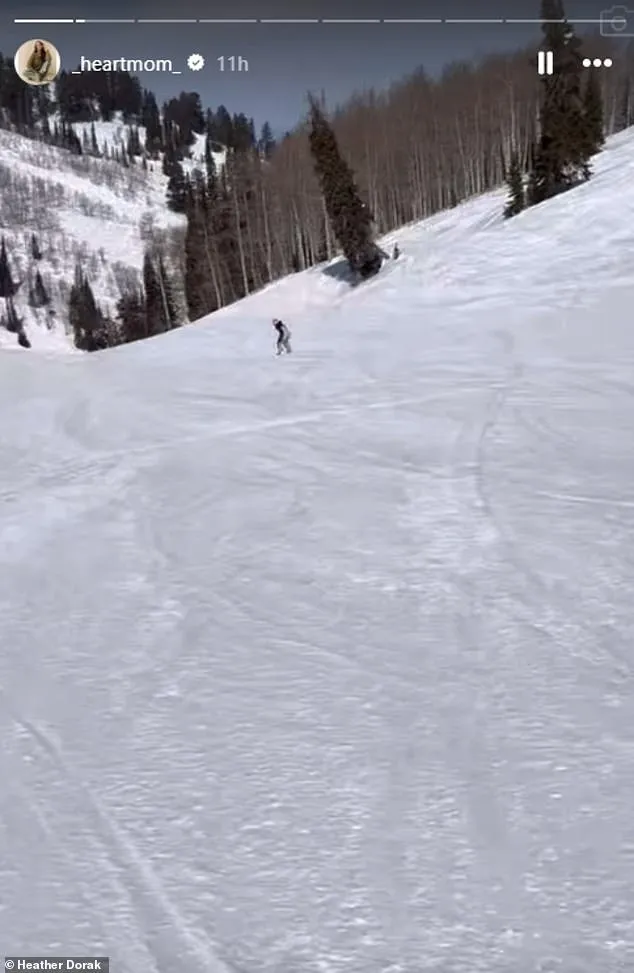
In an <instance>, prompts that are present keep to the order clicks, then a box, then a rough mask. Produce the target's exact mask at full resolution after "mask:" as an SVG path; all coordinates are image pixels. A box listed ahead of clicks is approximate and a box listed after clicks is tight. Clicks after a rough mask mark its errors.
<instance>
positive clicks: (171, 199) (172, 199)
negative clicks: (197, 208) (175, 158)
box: [166, 162, 187, 213]
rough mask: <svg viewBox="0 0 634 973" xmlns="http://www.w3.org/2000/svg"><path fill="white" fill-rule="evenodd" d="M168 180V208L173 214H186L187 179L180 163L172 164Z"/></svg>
mask: <svg viewBox="0 0 634 973" xmlns="http://www.w3.org/2000/svg"><path fill="white" fill-rule="evenodd" d="M169 170H170V171H169V178H168V180H167V190H166V195H167V206H168V208H169V209H171V211H172V212H173V213H184V212H185V207H186V202H187V177H186V176H185V170H184V169H183V166H182V164H181V163H180V162H172V163H171V164H170V167H169Z"/></svg>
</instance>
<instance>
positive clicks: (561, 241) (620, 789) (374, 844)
mask: <svg viewBox="0 0 634 973" xmlns="http://www.w3.org/2000/svg"><path fill="white" fill-rule="evenodd" d="M633 147H634V142H633V141H632V138H631V136H629V135H627V136H621V137H620V138H619V139H615V140H614V141H613V142H612V143H611V145H610V147H609V149H608V150H607V151H606V152H605V153H604V154H603V155H602V156H601V157H600V159H599V165H598V170H599V171H598V174H597V176H596V177H595V178H594V179H593V181H592V182H591V183H590V184H588V186H585V187H583V188H582V189H580V190H578V191H576V192H575V193H570V194H567V196H565V197H561V198H559V199H557V200H555V201H553V202H551V203H550V204H548V205H547V206H544V207H540V208H537V209H535V210H532V211H530V212H529V213H527V214H523V215H522V216H521V217H519V218H517V219H515V220H513V221H510V222H509V223H506V224H505V223H503V222H502V221H501V220H500V219H499V212H500V207H501V197H500V194H492V195H490V196H486V197H482V198H479V199H476V200H473V201H472V202H471V203H468V204H466V205H465V206H462V207H458V208H457V209H455V210H452V211H451V212H449V213H446V214H439V215H438V216H436V217H434V218H432V219H431V220H429V221H427V222H426V223H425V224H422V225H421V226H419V227H411V228H407V229H405V230H403V231H402V233H399V234H398V235H397V237H398V240H399V243H400V245H401V247H402V250H403V256H402V257H401V259H400V260H399V261H398V262H397V263H395V264H390V265H388V266H386V268H385V270H384V272H383V273H382V274H381V276H380V277H378V278H377V279H376V280H374V281H372V282H370V283H369V284H367V285H366V286H364V287H360V288H357V289H355V290H353V291H349V290H347V289H346V288H345V287H343V286H342V285H341V284H339V283H337V281H336V280H335V279H334V278H329V277H328V276H327V275H321V274H320V272H319V271H318V270H316V271H311V272H309V273H307V274H300V275H296V276H295V277H292V278H289V279H288V280H285V281H282V282H280V283H279V284H278V285H276V286H274V287H271V288H268V289H267V290H266V291H264V292H263V293H261V294H258V295H254V296H253V297H251V298H249V299H247V300H246V301H244V302H242V303H241V304H240V305H239V306H234V307H232V308H229V309H227V310H226V311H224V312H222V313H221V314H218V315H214V316H213V317H212V318H211V319H210V320H209V321H208V322H205V323H203V324H201V325H198V326H195V327H191V328H189V329H185V330H183V331H181V332H177V333H173V334H171V335H169V336H165V337H164V338H161V339H157V340H153V341H149V342H144V343H141V344H138V345H135V346H129V347H127V348H124V349H117V350H115V351H113V352H109V353H107V354H103V355H95V356H90V357H87V358H79V359H78V358H77V357H76V358H75V359H74V360H73V361H72V363H68V362H64V361H62V360H57V359H56V360H52V359H51V360H40V359H37V358H36V357H34V356H32V355H31V356H16V355H11V356H5V357H3V358H0V369H1V370H2V375H3V380H2V382H0V403H1V405H2V416H3V420H2V421H3V435H2V437H1V438H0V463H1V465H2V469H3V470H4V471H6V475H5V477H4V478H3V483H2V486H0V564H1V565H2V571H3V577H4V578H5V579H6V580H5V582H4V584H3V587H2V589H0V610H1V611H0V618H1V619H2V623H1V627H0V642H1V644H2V646H3V648H2V652H0V686H1V687H2V689H1V691H0V712H1V715H0V721H1V727H2V736H3V751H2V758H1V759H2V765H1V768H0V771H1V773H2V777H3V780H4V781H5V782H6V787H5V791H4V793H3V795H2V798H1V799H0V878H2V880H3V881H2V889H3V892H2V893H1V897H0V932H2V934H3V938H4V941H5V942H6V943H7V944H8V948H7V952H14V953H19V952H20V951H22V952H25V953H26V952H28V953H30V954H32V955H34V954H36V953H38V952H41V953H43V954H46V953H49V955H53V954H55V953H57V954H60V953H63V952H68V953H75V954H77V955H79V954H82V953H86V954H88V953H106V954H110V956H111V958H112V960H113V968H114V966H115V965H116V967H117V969H122V970H125V971H130V973H132V971H133V970H134V971H135V973H137V971H141V973H173V971H174V973H175V971H177V970H181V969H185V968H192V969H195V970H201V971H218V973H342V971H344V970H345V971H346V973H368V971H373V973H374V971H377V973H422V971H423V970H434V971H437V973H516V971H517V973H595V971H597V970H601V971H602V973H621V971H625V970H626V969H627V968H628V967H630V966H631V965H632V963H633V962H634V919H633V918H632V915H633V913H632V909H633V908H634V893H633V892H632V875H633V874H634V822H633V818H632V814H631V808H632V806H634V731H633V729H632V728H633V727H634V656H633V654H632V653H633V651H634V650H633V646H634V612H633V611H632V609H631V606H630V602H631V591H632V589H633V587H634V555H633V554H632V550H633V548H632V537H633V534H634V518H633V516H632V513H631V510H632V509H633V508H634V497H633V496H632V491H631V484H632V483H633V482H634V457H633V454H632V449H631V430H632V428H634V394H633V391H634V387H633V385H632V381H631V375H632V366H633V365H634V338H633V337H632V329H631V327H630V317H631V314H630V308H631V306H632V293H633V292H634V279H632V280H631V282H630V285H629V289H628V287H627V286H625V285H624V282H623V273H624V266H625V264H624V262H623V259H622V252H623V248H625V249H626V250H627V252H628V253H631V252H632V249H633V247H632V245H633V244H634V232H633V231H632V229H631V227H632V226H634V219H632V217H634V195H633V194H632V190H631V185H632V180H631V171H632V169H633V168H634V163H633V162H632V161H631V160H632V159H634V155H633V153H632V149H633ZM590 224H591V225H592V226H593V233H592V236H589V235H588V234H586V233H580V230H579V228H580V226H585V225H590ZM392 239H393V238H391V239H390V240H388V241H386V246H389V245H390V244H391V242H392ZM614 240H618V243H619V245H618V247H614V246H612V244H613V241H614ZM597 254H600V257H601V259H600V260H599V262H598V263H597ZM611 268H612V270H611ZM611 272H613V277H614V286H612V284H611V277H610V273H611ZM518 282H519V283H518ZM617 284H618V286H617ZM278 313H279V314H280V315H281V316H282V317H283V318H284V319H285V320H288V321H289V323H290V325H291V329H292V331H293V338H294V342H295V347H296V352H295V353H294V354H293V356H291V357H289V358H288V359H282V360H280V361H277V360H275V359H274V358H272V354H271V353H272V347H273V337H272V336H271V328H270V319H271V317H272V316H273V315H274V314H278ZM263 322H264V324H263Z"/></svg>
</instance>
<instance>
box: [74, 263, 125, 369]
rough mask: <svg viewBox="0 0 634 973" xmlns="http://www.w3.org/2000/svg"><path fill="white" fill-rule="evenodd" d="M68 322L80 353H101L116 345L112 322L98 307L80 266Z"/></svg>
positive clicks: (76, 271) (76, 274) (76, 275)
mask: <svg viewBox="0 0 634 973" xmlns="http://www.w3.org/2000/svg"><path fill="white" fill-rule="evenodd" d="M68 320H69V323H70V326H71V329H72V331H73V336H74V339H75V346H76V347H77V348H79V350H80V351H100V350H101V349H103V348H108V347H109V345H111V344H113V343H114V342H113V341H112V340H111V335H110V322H109V321H108V319H107V318H106V317H105V316H104V315H103V314H102V313H101V311H100V309H99V308H98V307H97V302H96V301H95V297H94V294H93V291H92V287H91V286H90V282H89V281H88V278H87V277H85V276H84V274H83V271H82V270H81V267H79V266H77V267H76V269H75V282H74V284H73V286H72V287H71V291H70V297H69V302H68Z"/></svg>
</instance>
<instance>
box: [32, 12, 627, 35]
mask: <svg viewBox="0 0 634 973" xmlns="http://www.w3.org/2000/svg"><path fill="white" fill-rule="evenodd" d="M628 13H629V19H628V16H627V15H628ZM570 20H571V21H572V22H574V23H575V24H594V25H598V26H600V27H601V33H604V34H609V36H611V37H615V36H619V28H620V29H621V33H620V36H626V37H629V36H632V34H628V33H627V30H628V28H629V27H630V26H632V25H634V13H633V12H632V11H627V10H625V8H623V7H616V8H612V9H611V10H604V11H602V12H601V15H600V16H597V17H594V18H591V19H588V18H574V17H571V18H570ZM13 22H14V23H15V24H30V25H32V26H35V25H37V24H270V25H274V24H420V25H421V26H424V25H426V24H428V25H431V24H455V25H458V24H473V25H476V24H514V25H518V24H520V25H521V24H537V25H541V24H543V23H544V21H543V20H541V19H540V18H538V17H235V18H234V17H222V18H212V17H117V18H114V17H112V18H106V17H99V18H97V17H16V18H14V21H13ZM553 23H559V21H553ZM621 25H622V26H621Z"/></svg>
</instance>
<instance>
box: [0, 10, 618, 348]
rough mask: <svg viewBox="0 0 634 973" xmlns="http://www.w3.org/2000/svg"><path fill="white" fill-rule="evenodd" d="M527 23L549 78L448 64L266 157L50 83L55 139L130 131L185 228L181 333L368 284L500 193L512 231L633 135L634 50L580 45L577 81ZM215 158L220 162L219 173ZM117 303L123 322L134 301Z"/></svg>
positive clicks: (239, 131) (91, 91)
mask: <svg viewBox="0 0 634 973" xmlns="http://www.w3.org/2000/svg"><path fill="white" fill-rule="evenodd" d="M541 15H542V19H543V21H544V27H543V29H544V33H545V41H546V44H547V46H548V48H549V49H551V50H553V51H554V57H555V66H556V72H555V74H554V75H553V76H552V77H545V78H542V79H540V78H539V77H538V75H537V72H536V47H535V48H534V49H533V48H530V49H527V50H523V51H519V52H516V53H514V54H496V55H492V56H490V57H487V58H484V59H483V60H482V61H480V62H478V63H473V64H471V63H460V64H454V65H452V66H450V67H449V68H448V69H447V70H446V71H445V72H444V74H443V75H442V76H441V77H440V78H439V79H438V80H432V79H431V78H430V77H429V76H428V75H427V73H426V72H425V71H424V70H423V69H421V70H419V71H417V72H415V73H414V74H413V75H412V76H410V77H408V78H406V79H405V80H403V81H402V82H400V83H399V84H396V85H394V86H393V87H392V88H391V89H390V90H389V91H386V92H383V93H377V92H375V91H369V92H366V93H364V94H363V95H359V96H356V97H354V98H353V99H351V100H350V101H349V102H348V103H347V104H346V105H344V106H343V107H341V108H339V109H337V110H336V111H334V112H333V113H332V114H331V115H330V117H327V116H326V112H325V107H324V105H323V104H321V103H320V102H319V101H318V100H317V99H315V98H312V99H311V100H310V105H309V113H308V116H307V118H306V119H305V120H304V121H303V122H302V123H301V124H300V125H298V126H297V128H296V129H295V130H293V131H292V132H289V133H286V135H285V136H284V137H283V138H282V139H281V140H280V141H279V142H277V143H276V142H275V141H274V140H273V138H272V134H271V132H270V129H269V128H268V126H265V129H264V130H263V131H262V132H261V133H260V135H259V137H258V136H257V134H256V132H255V129H254V126H253V123H252V122H251V121H250V120H249V119H248V118H247V116H245V115H233V116H230V115H229V113H228V112H227V111H226V110H225V109H222V108H221V109H219V110H218V111H217V112H211V111H207V112H205V111H203V108H202V105H201V103H200V98H199V97H198V95H196V94H191V93H182V94H181V95H180V96H179V97H178V98H175V99H172V100H171V102H169V103H166V104H165V105H164V106H163V107H162V109H161V110H159V109H158V105H157V103H156V100H155V99H154V96H153V95H151V93H149V92H144V91H143V90H142V89H140V87H138V86H135V85H132V86H130V85H128V84H127V82H126V83H122V87H121V93H120V94H116V96H115V95H112V96H109V101H107V102H106V103H104V101H103V97H104V96H103V93H102V94H101V96H100V95H99V91H98V90H97V88H96V87H95V85H97V86H98V85H104V83H105V82H104V80H103V78H104V77H107V76H103V75H99V76H98V80H96V81H95V85H93V83H92V81H90V84H88V82H87V81H86V78H85V77H84V76H72V78H69V79H66V80H65V81H64V84H63V85H62V87H61V91H62V95H61V99H62V102H61V103H62V104H63V111H61V114H60V115H59V123H60V124H64V125H71V127H72V121H71V119H72V118H80V117H81V118H82V119H84V120H89V117H90V115H91V112H95V111H96V110H99V111H100V112H103V111H104V110H105V111H106V112H108V111H115V110H116V111H121V112H123V113H124V115H125V117H126V118H128V120H129V121H130V126H131V127H130V133H131V134H130V139H131V140H133V141H134V139H135V136H134V134H133V133H134V132H135V126H137V125H141V124H142V125H144V126H145V129H146V144H145V146H141V144H140V139H138V140H137V142H138V144H136V145H134V146H133V149H134V151H129V152H128V154H129V155H130V157H131V160H132V162H134V159H135V158H136V152H138V151H139V150H140V151H141V153H142V160H144V159H147V157H148V155H149V154H150V153H152V154H153V155H154V157H155V158H161V161H162V166H163V170H164V172H165V174H166V175H167V177H168V178H167V194H168V205H169V206H170V208H172V209H173V210H175V211H177V212H180V213H183V214H184V216H185V217H186V234H185V241H184V254H183V277H184V280H183V282H182V286H183V288H184V294H185V298H186V303H187V308H188V312H189V316H190V318H191V319H196V318H199V317H201V316H203V315H204V314H207V313H209V312H211V311H214V310H217V309H218V308H220V307H223V306H225V305H227V304H230V303H232V302H234V301H236V300H239V299H240V298H242V297H244V296H245V295H247V294H249V293H251V292H252V291H254V290H257V289H259V288H261V287H262V286H264V285H266V284H268V283H270V282H271V281H274V280H276V279H277V278H279V277H282V276H284V275H286V274H288V273H291V272H294V271H300V270H303V269H306V268H307V267H309V266H311V265H314V264H316V263H318V262H321V261H324V260H326V259H330V258H332V257H334V256H336V254H337V253H339V252H343V254H344V256H345V257H346V258H347V260H348V262H349V264H350V266H351V268H352V270H353V271H354V273H355V275H356V276H357V277H361V278H363V277H366V276H369V275H371V274H372V273H375V272H376V271H377V270H378V269H379V267H380V263H381V260H382V259H383V256H384V255H382V254H381V252H380V250H379V248H378V247H377V245H376V243H375V240H376V237H377V236H378V235H380V234H382V233H385V232H388V231H390V230H393V229H395V228H396V227H399V226H402V225H404V224H406V223H409V222H413V221H416V220H420V219H422V218H424V217H426V216H429V215H430V214H432V213H434V212H436V211H438V210H440V209H444V208H447V207H449V206H455V205H457V204H458V203H460V202H461V201H462V200H464V199H466V198H468V197H470V196H473V195H476V194H478V193H481V192H484V191H486V190H489V189H492V188H495V187H497V186H500V185H501V184H503V182H504V181H505V180H506V181H507V182H508V183H509V186H510V188H511V199H510V201H509V205H508V206H507V209H506V213H505V215H507V216H511V215H515V214H516V213H518V212H520V211H521V209H522V208H523V207H524V206H525V205H535V204H537V203H539V202H542V201H543V200H545V199H548V198H550V197H551V196H553V195H555V194H556V193H558V192H562V191H564V190H565V189H568V188H571V187H572V186H574V185H576V184H578V182H579V181H583V180H586V179H588V178H590V176H591V166H590V160H591V158H592V156H593V155H594V154H595V153H596V152H597V151H599V149H600V147H601V144H602V142H603V138H604V135H605V133H613V132H616V131H619V130H621V129H623V128H625V127H627V126H629V125H631V124H633V123H634V48H633V47H632V46H631V45H630V46H628V45H624V44H623V42H621V43H620V45H616V46H615V45H614V44H613V42H612V41H611V40H610V39H609V38H605V37H598V36H594V37H587V38H584V39H583V49H584V55H585V56H589V57H592V58H594V57H597V56H600V57H604V56H605V55H607V54H610V56H611V57H612V58H613V60H614V67H613V68H612V69H611V70H610V71H604V72H597V71H595V72H593V71H591V70H587V69H585V73H584V71H583V70H582V67H581V40H580V38H579V37H578V36H577V35H576V34H575V31H574V28H573V27H572V25H570V24H568V23H567V21H566V19H565V13H564V9H563V3H562V0H541ZM95 77H97V76H95ZM89 80H90V79H89ZM113 84H115V88H116V83H115V82H113ZM84 85H87V87H84ZM65 86H66V87H65ZM36 91H37V89H36ZM68 91H72V92H73V97H72V98H70V96H69V95H68ZM34 97H35V96H34ZM100 97H101V100H100ZM104 104H105V108H104ZM123 104H125V108H124V107H121V106H122V105H123ZM3 105H4V102H3V95H2V88H1V85H0V109H2V108H3ZM96 105H97V108H96V107H95V106H96ZM99 106H101V107H99ZM114 106H118V107H114ZM0 117H2V112H1V110H0ZM197 136H203V137H204V144H205V152H204V159H203V160H201V162H200V164H199V165H197V167H196V168H195V169H194V170H193V171H191V166H187V167H185V166H184V165H183V162H184V160H185V159H186V158H187V157H188V154H189V151H190V147H191V145H192V144H193V142H194V140H195V139H196V137H197ZM85 137H86V136H85ZM216 143H221V144H222V145H224V146H225V147H226V148H227V152H226V156H225V158H224V162H223V163H222V164H220V165H218V164H217V161H216V155H215V153H214V147H215V144H216ZM126 302H129V306H130V307H131V308H134V307H136V305H135V297H134V295H132V297H130V295H125V296H124V305H125V304H126ZM129 313H130V316H131V318H134V314H133V313H132V311H130V312H129ZM139 320H140V319H139ZM97 330H98V329H97ZM134 330H135V329H134V326H133V327H132V332H134ZM141 330H142V329H137V331H138V333H141ZM121 333H123V334H125V333H126V329H125V328H124V329H123V331H122V332H121ZM85 343H86V342H85V341H84V344H85Z"/></svg>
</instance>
